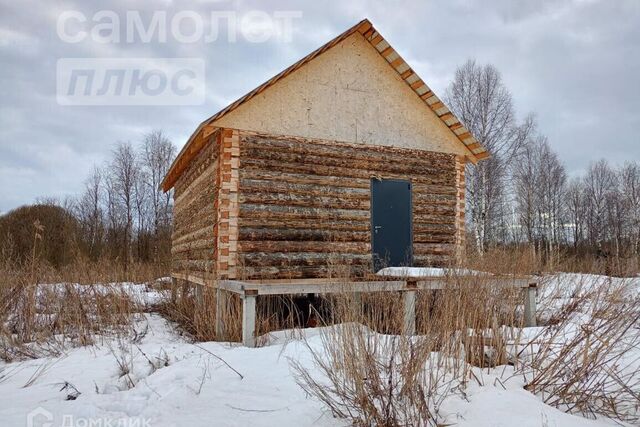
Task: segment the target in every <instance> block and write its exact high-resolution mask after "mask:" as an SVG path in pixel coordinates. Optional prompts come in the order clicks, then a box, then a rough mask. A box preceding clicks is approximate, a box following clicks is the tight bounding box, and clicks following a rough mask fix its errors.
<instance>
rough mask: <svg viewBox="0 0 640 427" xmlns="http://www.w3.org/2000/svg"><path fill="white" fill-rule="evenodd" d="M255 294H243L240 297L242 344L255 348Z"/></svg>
mask: <svg viewBox="0 0 640 427" xmlns="http://www.w3.org/2000/svg"><path fill="white" fill-rule="evenodd" d="M256 296H257V295H256V294H247V293H245V294H244V296H243V297H242V344H244V346H245V347H255V346H256V336H255V332H256Z"/></svg>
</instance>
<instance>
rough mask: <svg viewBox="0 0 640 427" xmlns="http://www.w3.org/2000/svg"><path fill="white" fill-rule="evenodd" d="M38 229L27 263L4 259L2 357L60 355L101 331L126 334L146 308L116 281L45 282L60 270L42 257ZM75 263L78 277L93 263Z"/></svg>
mask: <svg viewBox="0 0 640 427" xmlns="http://www.w3.org/2000/svg"><path fill="white" fill-rule="evenodd" d="M34 229H35V231H34V245H33V250H32V254H31V256H30V259H29V260H28V262H26V263H20V262H16V261H14V260H12V259H10V258H8V259H7V258H5V259H3V260H2V262H0V358H2V359H3V360H6V361H11V360H15V359H24V358H34V357H40V356H43V355H56V354H59V353H60V352H62V351H63V350H64V349H65V348H66V347H67V346H69V345H87V344H92V343H93V342H94V339H95V337H96V335H98V334H100V335H109V334H112V335H116V336H117V335H121V334H128V333H129V332H130V331H131V327H132V324H133V321H134V315H135V313H139V312H140V311H142V310H143V307H140V306H139V305H138V304H137V303H136V302H135V301H133V300H132V299H131V298H130V296H129V295H128V294H127V292H126V290H125V289H123V287H122V286H120V285H118V284H93V285H81V284H79V283H76V282H73V283H68V282H67V283H64V282H63V283H57V284H47V283H44V282H45V280H46V279H53V280H55V279H59V278H60V273H59V272H58V271H57V270H54V269H52V268H51V267H50V265H49V264H47V263H45V262H43V261H41V259H40V257H39V241H40V240H41V234H42V233H43V229H42V227H41V226H39V224H35V225H34ZM75 266H76V268H77V270H76V276H82V275H83V274H88V273H83V272H85V271H90V270H91V268H92V265H91V264H80V263H79V261H78V263H76V264H75ZM105 269H106V267H105ZM92 274H97V273H96V272H95V271H94V273H92Z"/></svg>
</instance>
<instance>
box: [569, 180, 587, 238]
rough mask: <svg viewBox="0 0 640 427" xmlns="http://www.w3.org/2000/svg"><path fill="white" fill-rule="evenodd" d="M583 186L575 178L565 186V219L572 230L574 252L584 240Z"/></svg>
mask: <svg viewBox="0 0 640 427" xmlns="http://www.w3.org/2000/svg"><path fill="white" fill-rule="evenodd" d="M585 193H586V191H585V185H584V182H583V180H582V179H581V178H580V177H576V178H574V179H572V180H571V181H570V182H569V185H568V186H567V218H568V221H569V226H570V227H571V229H572V236H571V240H572V243H573V248H574V250H577V249H578V247H579V246H580V243H581V242H582V241H583V240H584V233H585V218H586V200H585Z"/></svg>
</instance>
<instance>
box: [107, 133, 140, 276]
mask: <svg viewBox="0 0 640 427" xmlns="http://www.w3.org/2000/svg"><path fill="white" fill-rule="evenodd" d="M112 155H113V158H112V160H111V163H110V165H109V181H110V184H111V189H112V191H113V192H114V193H115V194H113V195H112V196H113V200H111V203H116V204H117V205H119V206H116V208H117V207H120V209H121V210H122V212H123V214H124V219H125V223H124V230H123V231H124V232H123V240H122V245H123V251H124V259H123V261H124V264H125V267H126V266H128V265H129V263H130V262H131V258H132V257H131V241H132V234H133V218H134V213H135V208H136V206H135V190H136V180H137V179H138V178H139V174H138V169H137V162H136V154H135V151H134V149H133V146H132V145H131V143H129V142H121V143H119V144H118V145H117V146H116V147H115V149H114V150H113V153H112Z"/></svg>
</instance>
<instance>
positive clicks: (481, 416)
mask: <svg viewBox="0 0 640 427" xmlns="http://www.w3.org/2000/svg"><path fill="white" fill-rule="evenodd" d="M568 281H573V283H579V282H581V281H584V276H581V275H560V276H557V277H554V278H551V279H548V281H547V282H548V283H547V285H548V286H553V285H554V284H556V283H558V284H561V283H568ZM589 282H591V280H589ZM635 285H636V286H637V283H635ZM127 286H129V287H130V288H131V289H132V290H134V291H135V292H134V293H136V294H139V293H143V292H144V290H143V288H139V287H138V286H135V285H131V284H128V285H127ZM139 298H141V299H142V300H146V299H147V297H146V296H142V295H139ZM148 298H149V300H153V299H154V298H155V297H154V296H153V295H151V296H149V297H148ZM136 330H138V331H146V334H145V335H144V336H143V337H142V338H140V337H138V339H137V340H133V339H128V340H115V339H112V340H101V341H99V343H98V344H97V345H94V346H91V347H83V348H75V349H71V350H69V351H68V352H67V353H66V354H65V355H64V356H63V357H60V358H43V359H37V360H29V361H24V362H14V363H10V364H5V363H0V425H2V426H25V425H26V426H43V427H44V426H48V427H56V426H63V425H64V426H89V425H92V426H110V425H113V426H134V425H135V426H211V425H214V426H246V425H251V426H341V425H347V423H346V422H345V421H344V420H339V419H335V418H333V417H332V415H331V413H330V412H328V411H327V410H326V409H325V408H323V406H322V405H321V404H320V403H319V402H318V401H315V400H313V399H312V398H309V397H307V396H305V394H304V393H303V391H302V390H301V389H300V388H299V387H298V385H297V384H296V382H295V378H294V375H293V373H292V371H291V369H290V364H289V360H290V359H295V360H297V361H299V362H300V363H302V364H303V365H304V366H307V367H309V368H312V367H313V362H312V357H311V354H310V352H309V349H308V347H307V345H305V344H304V343H303V342H301V341H299V340H295V339H291V338H290V337H289V335H290V334H287V333H286V332H278V333H275V334H272V337H271V339H270V340H269V343H270V345H268V346H266V347H262V348H255V349H250V348H243V347H240V346H239V345H238V344H230V343H215V342H208V343H195V344H194V343H191V342H189V341H187V340H186V339H185V338H183V337H182V336H181V335H180V334H179V333H178V332H177V331H176V329H175V327H174V326H173V325H172V324H170V323H168V322H167V321H166V320H165V319H163V318H162V317H160V316H159V315H157V314H154V313H151V314H144V315H141V316H140V317H139V319H138V320H137V324H136ZM305 333H306V338H307V342H308V344H309V345H311V346H312V347H313V348H320V347H321V340H320V336H319V329H307V330H306V331H305ZM287 337H289V338H287ZM510 369H511V368H509V367H500V368H498V369H495V370H494V371H492V373H491V374H488V373H487V370H483V371H481V370H477V372H476V375H477V376H478V378H480V379H481V380H482V383H483V385H482V386H480V385H478V383H477V382H471V383H470V385H469V387H468V389H467V390H466V399H463V398H462V397H461V396H460V395H452V396H450V397H448V398H447V399H446V400H445V402H444V404H443V405H442V408H441V411H442V413H443V414H444V415H446V421H447V423H450V424H453V425H458V426H474V427H480V426H518V427H527V426H567V427H573V426H576V427H578V426H613V425H619V424H616V423H615V422H614V421H612V420H606V419H600V420H587V419H585V418H581V417H579V416H574V415H569V414H566V413H564V412H562V411H560V410H557V409H555V408H553V407H550V406H547V405H545V404H544V403H543V402H541V400H540V399H539V398H538V397H536V396H534V395H533V394H531V393H529V392H527V391H526V390H524V389H523V382H522V379H521V378H518V377H511V375H509V374H510V371H509V370H510ZM235 371H237V372H235ZM123 373H125V374H124V375H123ZM509 377H511V378H510V379H506V378H509ZM496 378H500V379H501V380H500V381H498V380H497V379H496ZM503 384H504V386H503Z"/></svg>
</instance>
